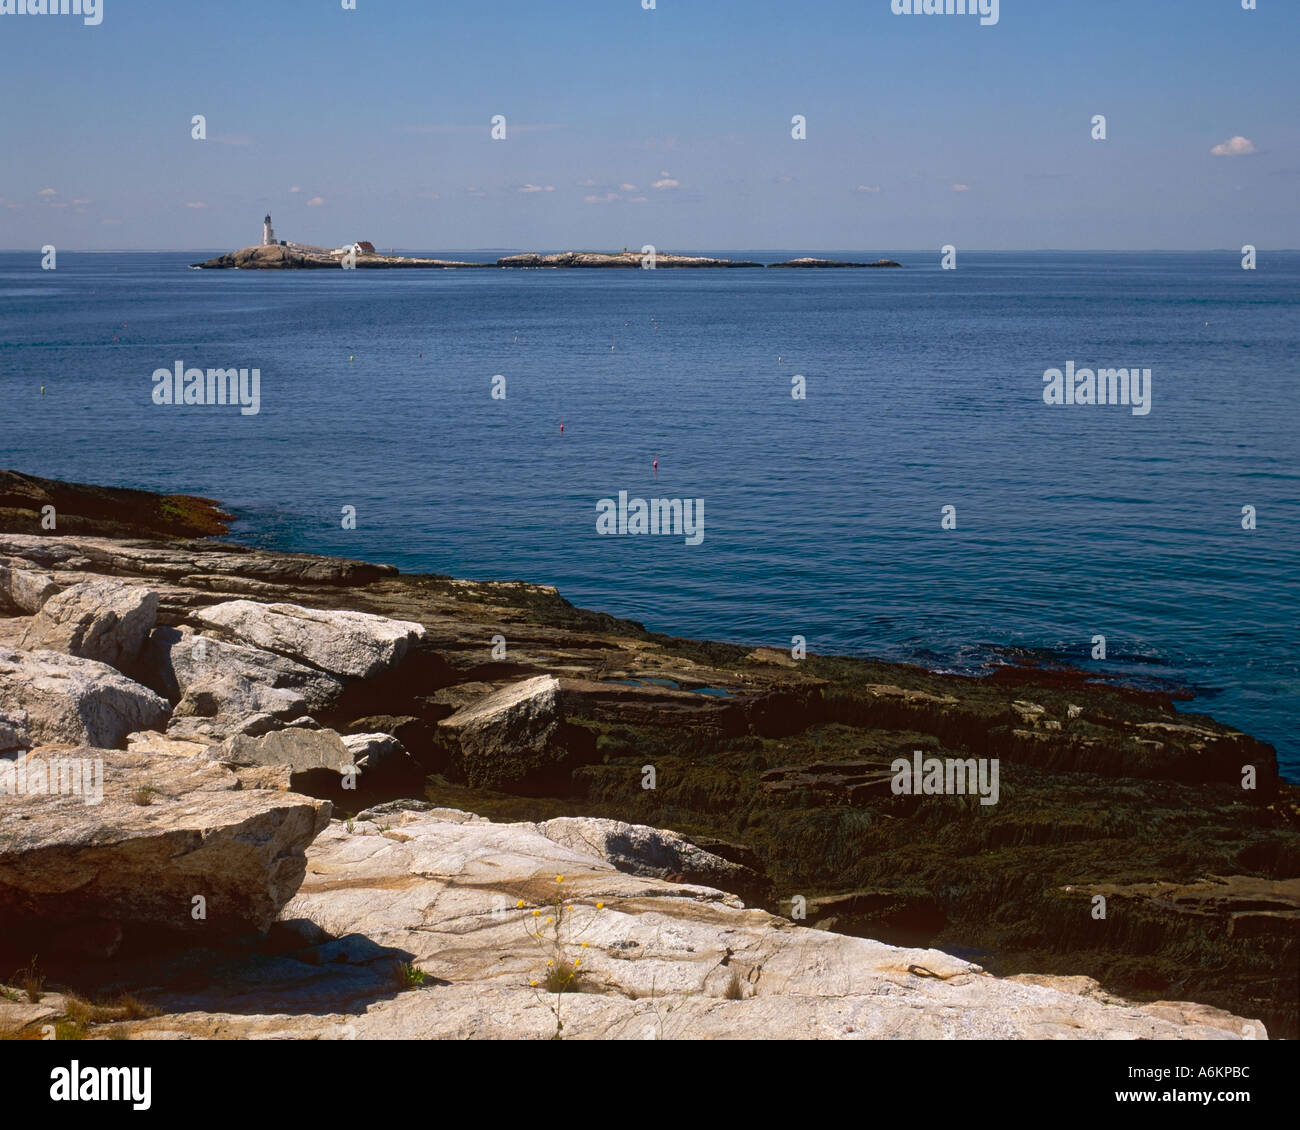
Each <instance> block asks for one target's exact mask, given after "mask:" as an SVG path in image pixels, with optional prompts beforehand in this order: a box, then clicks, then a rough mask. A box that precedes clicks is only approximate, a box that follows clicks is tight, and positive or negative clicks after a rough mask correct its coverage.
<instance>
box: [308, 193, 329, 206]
mask: <svg viewBox="0 0 1300 1130" xmlns="http://www.w3.org/2000/svg"><path fill="white" fill-rule="evenodd" d="M324 203H325V197H323V196H313V197H312V198H311V199H310V200H308V201H307V207H308V208H319V207H320V206H321V205H322V204H324Z"/></svg>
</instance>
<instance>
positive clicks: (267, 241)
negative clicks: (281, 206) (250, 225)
mask: <svg viewBox="0 0 1300 1130" xmlns="http://www.w3.org/2000/svg"><path fill="white" fill-rule="evenodd" d="M274 243H275V229H274V228H273V227H271V213H270V212H268V213H267V214H266V219H265V220H264V221H263V223H262V246H263V247H270V246H272V245H273V244H274Z"/></svg>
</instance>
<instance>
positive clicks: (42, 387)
mask: <svg viewBox="0 0 1300 1130" xmlns="http://www.w3.org/2000/svg"><path fill="white" fill-rule="evenodd" d="M41 395H42V396H44V395H45V386H44V385H41Z"/></svg>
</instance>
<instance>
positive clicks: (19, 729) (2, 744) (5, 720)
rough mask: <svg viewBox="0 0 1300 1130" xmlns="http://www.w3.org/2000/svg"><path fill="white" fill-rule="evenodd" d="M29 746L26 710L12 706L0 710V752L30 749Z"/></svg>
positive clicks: (30, 743) (30, 742)
mask: <svg viewBox="0 0 1300 1130" xmlns="http://www.w3.org/2000/svg"><path fill="white" fill-rule="evenodd" d="M31 746H32V739H31V735H30V734H29V733H28V732H27V711H25V710H17V709H14V708H9V709H6V710H0V753H12V752H13V751H14V750H16V749H31Z"/></svg>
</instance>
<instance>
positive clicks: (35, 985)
mask: <svg viewBox="0 0 1300 1130" xmlns="http://www.w3.org/2000/svg"><path fill="white" fill-rule="evenodd" d="M18 984H19V986H20V987H21V988H22V990H23V992H24V993H26V994H27V999H28V1000H29V1001H31V1003H32V1004H40V1002H41V988H42V987H43V986H44V984H45V975H44V974H43V973H41V971H40V970H39V969H38V968H37V967H36V958H35V957H33V958H32V959H31V961H29V962H28V963H27V968H26V969H20V970H19V971H18Z"/></svg>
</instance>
